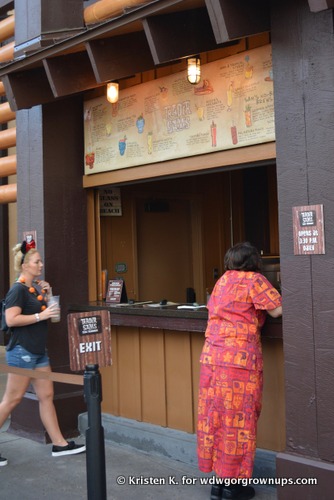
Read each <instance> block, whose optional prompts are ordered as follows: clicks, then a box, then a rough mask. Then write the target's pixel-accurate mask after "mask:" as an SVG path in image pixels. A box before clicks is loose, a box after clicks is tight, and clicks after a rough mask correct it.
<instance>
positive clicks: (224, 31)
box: [205, 0, 270, 43]
mask: <svg viewBox="0 0 334 500" xmlns="http://www.w3.org/2000/svg"><path fill="white" fill-rule="evenodd" d="M205 3H206V6H207V9H208V13H209V16H210V20H211V24H212V29H213V32H214V34H215V38H216V42H217V43H225V42H227V41H229V40H236V39H238V38H245V37H246V36H251V35H256V34H258V33H263V32H265V31H269V30H270V2H268V0H253V1H252V2H250V1H245V0H205Z"/></svg>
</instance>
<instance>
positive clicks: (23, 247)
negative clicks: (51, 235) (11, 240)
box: [21, 240, 36, 264]
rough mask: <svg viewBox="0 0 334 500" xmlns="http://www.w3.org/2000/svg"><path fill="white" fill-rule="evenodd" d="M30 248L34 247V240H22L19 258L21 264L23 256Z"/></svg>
mask: <svg viewBox="0 0 334 500" xmlns="http://www.w3.org/2000/svg"><path fill="white" fill-rule="evenodd" d="M32 248H36V244H35V242H34V240H32V241H31V242H30V243H28V242H27V241H26V240H24V241H23V242H22V245H21V252H22V254H23V255H22V260H21V264H23V261H24V258H25V256H26V253H28V252H29V250H31V249H32Z"/></svg>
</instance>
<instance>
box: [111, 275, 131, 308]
mask: <svg viewBox="0 0 334 500" xmlns="http://www.w3.org/2000/svg"><path fill="white" fill-rule="evenodd" d="M127 301H128V299H127V293H126V289H125V283H124V281H123V280H121V279H119V280H110V281H109V282H108V288H107V295H106V302H109V303H111V304H112V303H114V304H120V303H121V302H122V303H125V302H127Z"/></svg>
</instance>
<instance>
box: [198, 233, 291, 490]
mask: <svg viewBox="0 0 334 500" xmlns="http://www.w3.org/2000/svg"><path fill="white" fill-rule="evenodd" d="M224 264H225V270H226V272H225V273H224V274H223V276H221V278H220V279H219V280H218V281H217V283H216V285H215V287H214V289H213V292H212V294H211V297H210V300H209V302H208V306H207V307H208V311H209V319H208V324H207V329H206V332H205V344H204V347H203V350H202V354H201V358H200V363H201V373H200V387H199V401H198V425H197V455H198V464H199V469H200V470H201V471H203V472H211V471H214V472H215V474H216V484H215V485H213V486H212V490H211V497H210V498H211V500H220V499H222V498H230V499H238V500H248V499H250V498H253V496H254V495H255V490H254V488H252V487H251V486H246V485H245V483H246V482H247V479H249V478H251V477H252V473H253V466H254V457H255V450H256V432H257V420H258V418H259V416H260V411H261V400H262V381H263V378H262V370H263V360H262V349H261V337H260V335H261V328H262V326H263V324H264V322H265V318H266V313H267V312H268V313H269V314H270V315H271V316H272V317H278V316H281V314H282V305H281V304H282V299H281V296H280V294H279V293H278V291H277V290H276V289H275V288H273V286H272V285H271V284H270V282H269V281H268V280H267V278H265V276H263V275H262V274H261V273H260V269H261V257H260V255H259V253H258V251H257V250H256V248H255V247H253V246H252V245H251V244H250V243H247V242H246V243H239V244H237V245H235V246H234V247H232V248H230V249H229V250H228V251H227V253H226V255H225V261H224ZM238 480H239V481H238Z"/></svg>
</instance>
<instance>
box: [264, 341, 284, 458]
mask: <svg viewBox="0 0 334 500" xmlns="http://www.w3.org/2000/svg"><path fill="white" fill-rule="evenodd" d="M262 348H263V360H264V369H263V378H264V387H263V402H262V412H261V416H260V418H259V422H258V437H257V446H258V448H264V449H267V450H276V451H282V450H284V448H285V393H284V356H283V342H282V340H281V339H265V338H262Z"/></svg>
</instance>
